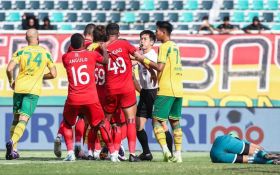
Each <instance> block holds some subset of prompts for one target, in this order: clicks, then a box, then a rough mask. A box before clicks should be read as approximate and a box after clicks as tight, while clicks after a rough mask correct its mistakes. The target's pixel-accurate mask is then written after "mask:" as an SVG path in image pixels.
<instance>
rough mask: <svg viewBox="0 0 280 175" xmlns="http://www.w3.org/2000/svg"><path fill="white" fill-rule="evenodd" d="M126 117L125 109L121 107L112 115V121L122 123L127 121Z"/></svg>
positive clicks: (112, 122)
mask: <svg viewBox="0 0 280 175" xmlns="http://www.w3.org/2000/svg"><path fill="white" fill-rule="evenodd" d="M125 122H126V119H125V115H124V113H123V111H122V110H121V109H120V108H119V109H118V110H117V111H116V112H115V113H114V114H113V116H112V118H111V121H110V123H111V124H114V123H117V124H122V123H125Z"/></svg>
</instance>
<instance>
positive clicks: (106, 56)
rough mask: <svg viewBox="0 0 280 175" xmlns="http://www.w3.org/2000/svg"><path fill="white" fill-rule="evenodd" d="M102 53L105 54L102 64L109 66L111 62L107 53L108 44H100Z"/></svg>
mask: <svg viewBox="0 0 280 175" xmlns="http://www.w3.org/2000/svg"><path fill="white" fill-rule="evenodd" d="M99 45H100V47H101V49H102V52H103V60H102V64H108V62H109V55H108V52H107V47H106V43H99Z"/></svg>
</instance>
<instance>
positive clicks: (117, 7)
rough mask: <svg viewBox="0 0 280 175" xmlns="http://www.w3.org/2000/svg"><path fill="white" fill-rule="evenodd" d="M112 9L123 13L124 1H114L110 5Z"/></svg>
mask: <svg viewBox="0 0 280 175" xmlns="http://www.w3.org/2000/svg"><path fill="white" fill-rule="evenodd" d="M112 9H113V10H117V11H124V10H125V1H116V2H115V3H114V4H113V5H112Z"/></svg>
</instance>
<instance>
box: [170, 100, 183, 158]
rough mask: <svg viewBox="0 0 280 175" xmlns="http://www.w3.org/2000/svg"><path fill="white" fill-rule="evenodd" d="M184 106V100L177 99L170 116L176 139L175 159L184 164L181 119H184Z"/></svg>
mask: <svg viewBox="0 0 280 175" xmlns="http://www.w3.org/2000/svg"><path fill="white" fill-rule="evenodd" d="M182 104H183V99H182V98H175V100H174V102H173V104H172V107H171V110H170V116H169V121H170V123H171V127H172V130H173V138H174V144H175V151H176V152H175V157H176V159H177V162H182V156H181V151H182V140H183V132H182V128H181V124H180V119H181V117H182Z"/></svg>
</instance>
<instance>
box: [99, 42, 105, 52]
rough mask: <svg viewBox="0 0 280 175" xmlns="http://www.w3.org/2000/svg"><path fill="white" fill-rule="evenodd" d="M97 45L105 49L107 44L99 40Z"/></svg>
mask: <svg viewBox="0 0 280 175" xmlns="http://www.w3.org/2000/svg"><path fill="white" fill-rule="evenodd" d="M99 46H100V48H101V49H102V50H103V51H105V50H107V45H106V43H105V42H99Z"/></svg>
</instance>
